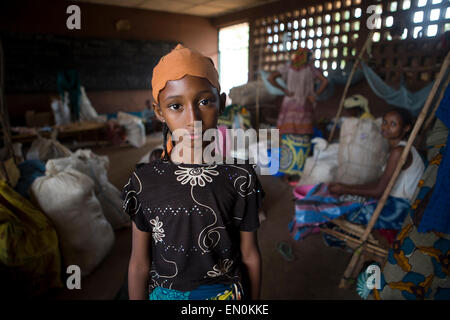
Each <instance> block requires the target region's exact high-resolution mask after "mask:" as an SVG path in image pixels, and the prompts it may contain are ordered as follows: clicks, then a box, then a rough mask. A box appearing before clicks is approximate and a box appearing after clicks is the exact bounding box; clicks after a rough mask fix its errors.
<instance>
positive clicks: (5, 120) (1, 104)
mask: <svg viewBox="0 0 450 320" xmlns="http://www.w3.org/2000/svg"><path fill="white" fill-rule="evenodd" d="M4 59H5V57H4V52H3V44H2V40H1V38H0V125H1V127H2V129H3V140H4V144H5V146H4V147H5V149H6V150H7V155H6V159H9V158H10V157H12V158H13V160H14V163H15V164H16V165H17V164H18V161H17V159H16V156H15V154H14V148H13V146H12V138H11V128H10V123H9V114H8V108H7V107H6V102H5V61H4ZM0 161H3V159H0ZM7 181H8V183H10V181H9V177H8V175H7Z"/></svg>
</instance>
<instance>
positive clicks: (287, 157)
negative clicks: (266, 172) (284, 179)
mask: <svg viewBox="0 0 450 320" xmlns="http://www.w3.org/2000/svg"><path fill="white" fill-rule="evenodd" d="M310 150H311V135H309V134H305V135H301V134H283V135H282V136H281V150H280V169H279V171H280V172H282V173H285V174H292V175H301V174H302V172H303V167H304V166H305V162H306V159H307V158H308V155H309V153H310Z"/></svg>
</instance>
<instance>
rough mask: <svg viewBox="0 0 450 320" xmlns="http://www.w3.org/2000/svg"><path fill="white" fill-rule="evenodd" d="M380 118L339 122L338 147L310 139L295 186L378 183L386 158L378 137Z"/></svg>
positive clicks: (386, 149)
mask: <svg viewBox="0 0 450 320" xmlns="http://www.w3.org/2000/svg"><path fill="white" fill-rule="evenodd" d="M381 121H382V120H381V118H379V119H377V120H373V119H368V118H365V119H358V118H346V117H344V118H342V126H341V131H340V136H339V143H333V144H328V142H327V141H326V140H325V139H322V138H314V139H313V140H312V141H311V142H312V143H313V144H314V151H313V155H312V156H310V157H308V159H307V160H306V163H305V168H304V170H303V173H302V177H301V179H300V181H299V183H298V185H313V184H318V183H329V182H340V183H345V184H364V183H368V182H371V181H374V180H376V179H378V178H379V177H380V176H381V174H382V173H383V166H384V164H385V163H386V159H387V155H388V144H387V141H386V139H384V138H383V136H382V135H381Z"/></svg>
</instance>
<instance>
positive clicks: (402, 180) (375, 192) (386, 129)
mask: <svg viewBox="0 0 450 320" xmlns="http://www.w3.org/2000/svg"><path fill="white" fill-rule="evenodd" d="M411 128H412V117H411V115H410V114H409V112H408V111H407V110H406V109H402V108H392V109H391V110H389V111H388V112H387V113H386V114H385V115H384V116H383V123H382V125H381V131H382V135H383V137H385V138H386V139H387V141H388V143H389V155H388V159H387V162H386V165H385V166H384V169H383V174H382V175H381V176H380V178H378V179H377V180H376V181H374V182H371V183H366V184H361V185H347V184H342V183H330V184H329V185H328V186H327V185H325V184H319V185H316V186H314V187H313V188H312V189H311V190H310V191H309V192H308V194H307V195H306V196H305V197H304V198H303V199H301V200H296V213H295V218H294V219H293V221H291V223H290V224H289V229H290V231H291V233H292V234H293V236H294V238H295V239H296V240H298V239H300V238H303V237H304V236H305V235H306V234H307V233H309V232H310V231H312V230H313V228H312V227H317V226H318V225H320V224H323V223H325V222H327V221H328V220H332V219H335V218H337V217H339V216H342V215H345V216H346V219H347V220H349V221H351V222H354V223H358V224H363V225H365V224H367V223H368V222H369V221H370V218H371V217H372V214H373V212H374V211H375V208H376V207H377V204H378V199H379V198H381V196H382V195H383V192H384V190H385V189H386V187H387V185H388V184H389V180H390V178H391V176H392V175H393V173H394V171H395V168H396V166H397V163H398V162H399V161H400V157H401V155H402V153H403V150H404V148H405V145H406V141H405V139H406V137H407V135H408V133H409V131H410V130H411ZM423 171H424V164H423V161H422V159H421V157H420V155H419V153H418V152H417V150H416V149H415V148H414V147H413V146H412V147H411V150H410V152H409V154H408V157H407V160H406V162H405V164H404V166H403V168H402V170H401V172H400V174H399V176H398V177H397V180H396V183H395V184H394V187H393V188H392V190H391V193H390V195H389V197H388V199H387V201H386V204H385V206H384V207H383V210H382V212H381V213H380V216H379V218H378V219H377V222H376V223H375V225H374V229H385V230H392V231H395V233H396V231H398V230H399V229H400V228H401V224H402V222H403V220H404V219H405V217H406V214H407V213H408V210H409V208H410V206H411V203H410V201H411V199H412V197H413V194H414V190H415V189H416V186H417V185H418V183H419V180H420V177H421V176H422V173H423ZM394 235H395V234H391V236H394ZM328 238H330V237H328ZM326 239H327V237H326ZM388 241H389V239H388ZM329 242H330V241H329Z"/></svg>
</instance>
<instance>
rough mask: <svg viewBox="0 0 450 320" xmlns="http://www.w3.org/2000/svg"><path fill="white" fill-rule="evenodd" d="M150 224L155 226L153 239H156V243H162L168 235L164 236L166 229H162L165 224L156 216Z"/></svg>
mask: <svg viewBox="0 0 450 320" xmlns="http://www.w3.org/2000/svg"><path fill="white" fill-rule="evenodd" d="M150 224H151V225H152V226H153V229H152V231H153V232H152V236H153V239H155V242H162V241H163V240H162V238H164V237H165V236H166V235H165V234H164V229H163V228H162V226H163V223H162V222H161V221H159V217H158V216H156V218H155V219H151V220H150Z"/></svg>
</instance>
